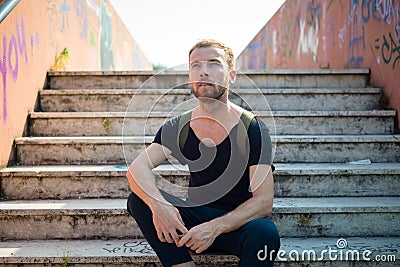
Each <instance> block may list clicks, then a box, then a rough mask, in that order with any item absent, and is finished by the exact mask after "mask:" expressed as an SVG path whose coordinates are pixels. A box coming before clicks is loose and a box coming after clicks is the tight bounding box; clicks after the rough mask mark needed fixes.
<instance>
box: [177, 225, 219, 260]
mask: <svg viewBox="0 0 400 267" xmlns="http://www.w3.org/2000/svg"><path fill="white" fill-rule="evenodd" d="M217 236H218V233H217V229H216V227H215V226H214V225H213V224H212V223H211V222H206V223H202V224H199V225H197V226H195V227H193V228H192V229H190V230H189V232H187V233H186V234H184V235H183V236H182V237H181V240H179V242H178V244H177V246H178V247H182V246H184V245H185V246H186V247H188V248H189V249H191V250H193V251H195V252H196V253H201V252H203V251H204V250H206V249H207V248H209V247H210V246H211V245H212V243H213V242H214V240H215V238H216V237H217Z"/></svg>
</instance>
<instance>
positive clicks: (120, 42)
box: [0, 0, 152, 166]
mask: <svg viewBox="0 0 400 267" xmlns="http://www.w3.org/2000/svg"><path fill="white" fill-rule="evenodd" d="M64 48H67V50H68V53H69V59H68V57H67V56H65V55H64V56H62V57H61V60H58V61H57V62H58V64H54V63H55V62H56V56H57V55H59V54H60V53H61V52H62V51H63V50H64ZM51 67H55V69H57V70H62V69H65V70H127V69H128V70H133V69H152V64H151V63H150V62H149V61H148V60H147V59H146V57H145V56H144V55H143V53H142V51H141V50H140V48H139V46H138V44H137V43H136V41H135V40H134V39H133V38H132V36H131V35H130V33H129V32H128V30H127V29H126V28H125V26H124V25H123V24H122V22H121V21H120V19H119V17H118V16H117V15H116V13H115V11H114V9H113V8H112V6H111V4H110V3H109V2H108V0H22V1H21V2H20V3H19V4H18V5H17V6H16V7H15V8H14V9H13V11H12V12H11V13H10V14H9V15H8V16H7V17H6V18H5V20H3V22H2V23H1V24H0V166H4V165H5V164H7V162H8V161H9V159H11V160H12V159H13V157H14V156H13V155H12V153H11V151H12V143H13V140H14V138H15V137H19V136H22V135H23V130H24V127H25V124H26V118H27V115H28V112H29V111H32V110H33V109H34V105H35V100H36V97H37V92H38V90H40V89H41V88H43V85H44V82H45V77H46V72H47V71H48V70H49V69H50V68H51Z"/></svg>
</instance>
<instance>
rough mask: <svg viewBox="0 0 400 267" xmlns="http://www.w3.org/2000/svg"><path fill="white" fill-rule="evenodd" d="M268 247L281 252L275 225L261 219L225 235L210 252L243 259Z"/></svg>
mask: <svg viewBox="0 0 400 267" xmlns="http://www.w3.org/2000/svg"><path fill="white" fill-rule="evenodd" d="M265 246H267V247H268V248H269V249H274V250H276V251H278V250H279V246H280V237H279V233H278V229H277V228H276V226H275V224H274V223H273V222H272V221H271V220H269V219H267V218H260V219H255V220H253V221H250V222H248V223H246V224H244V225H243V226H242V227H240V228H239V229H237V230H235V231H232V232H230V233H225V234H222V235H220V236H219V237H217V238H216V240H215V242H214V243H213V245H212V246H211V248H210V250H209V252H223V253H228V254H233V255H236V256H238V257H242V256H243V255H244V254H254V256H256V255H257V252H258V251H259V250H260V249H264V248H265Z"/></svg>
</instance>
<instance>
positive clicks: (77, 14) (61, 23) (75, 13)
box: [46, 0, 94, 47]
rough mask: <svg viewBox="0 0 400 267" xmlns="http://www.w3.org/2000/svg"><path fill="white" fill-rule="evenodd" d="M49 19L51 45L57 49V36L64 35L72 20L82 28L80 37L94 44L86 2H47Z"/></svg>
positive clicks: (51, 0)
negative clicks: (90, 32)
mask: <svg viewBox="0 0 400 267" xmlns="http://www.w3.org/2000/svg"><path fill="white" fill-rule="evenodd" d="M46 9H47V17H48V22H49V27H50V32H49V39H50V45H51V46H53V47H56V45H57V42H56V40H57V34H58V33H64V32H65V31H66V30H68V28H69V27H70V21H71V19H72V20H73V21H77V22H78V23H79V26H80V37H82V38H83V39H85V40H87V41H88V42H90V43H91V44H92V43H94V41H93V40H92V37H93V36H92V35H90V34H89V21H88V11H87V5H86V1H85V0H74V1H72V0H70V1H67V0H62V1H53V0H47V7H46Z"/></svg>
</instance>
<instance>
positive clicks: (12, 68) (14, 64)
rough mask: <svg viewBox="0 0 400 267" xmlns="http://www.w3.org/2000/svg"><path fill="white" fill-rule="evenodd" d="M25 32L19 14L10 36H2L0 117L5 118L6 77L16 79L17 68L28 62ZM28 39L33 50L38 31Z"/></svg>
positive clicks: (22, 20)
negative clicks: (0, 105) (0, 101)
mask: <svg viewBox="0 0 400 267" xmlns="http://www.w3.org/2000/svg"><path fill="white" fill-rule="evenodd" d="M26 40H27V39H26V34H25V23H24V17H23V16H21V18H20V19H19V20H17V21H16V22H15V32H14V33H13V34H11V36H6V35H3V36H2V42H1V45H2V46H3V48H2V49H0V53H3V54H2V55H1V54H0V55H1V57H0V73H1V75H0V76H1V79H2V83H1V86H2V92H3V99H2V106H3V108H2V119H3V121H5V120H6V119H7V85H8V81H9V79H8V78H11V80H12V81H13V82H16V81H17V79H18V74H19V70H20V67H21V65H22V64H25V65H26V64H28V63H29V57H28V49H29V46H27V42H26ZM28 41H30V49H31V51H32V52H33V50H34V49H35V48H37V47H38V45H39V33H38V32H36V34H34V35H30V38H29V39H28ZM0 47H1V46H0Z"/></svg>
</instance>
